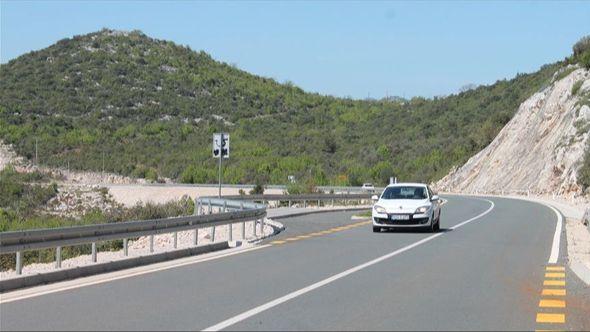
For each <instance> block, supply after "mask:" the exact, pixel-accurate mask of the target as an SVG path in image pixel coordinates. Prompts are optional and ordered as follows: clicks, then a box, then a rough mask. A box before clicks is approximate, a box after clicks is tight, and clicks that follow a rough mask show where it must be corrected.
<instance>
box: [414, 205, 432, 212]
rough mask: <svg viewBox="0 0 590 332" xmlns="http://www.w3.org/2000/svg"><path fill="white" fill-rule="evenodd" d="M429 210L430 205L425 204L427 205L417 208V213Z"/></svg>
mask: <svg viewBox="0 0 590 332" xmlns="http://www.w3.org/2000/svg"><path fill="white" fill-rule="evenodd" d="M428 210H430V205H425V206H421V207H419V208H417V209H416V212H415V213H420V214H424V213H426V212H427V211H428Z"/></svg>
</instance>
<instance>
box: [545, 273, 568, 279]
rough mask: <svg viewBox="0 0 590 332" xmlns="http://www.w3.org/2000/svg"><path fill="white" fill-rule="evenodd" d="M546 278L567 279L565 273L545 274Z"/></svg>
mask: <svg viewBox="0 0 590 332" xmlns="http://www.w3.org/2000/svg"><path fill="white" fill-rule="evenodd" d="M545 278H565V273H563V272H547V273H545Z"/></svg>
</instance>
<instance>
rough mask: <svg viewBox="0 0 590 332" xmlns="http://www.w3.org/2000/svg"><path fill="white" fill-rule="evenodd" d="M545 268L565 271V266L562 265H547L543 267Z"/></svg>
mask: <svg viewBox="0 0 590 332" xmlns="http://www.w3.org/2000/svg"><path fill="white" fill-rule="evenodd" d="M545 270H546V271H561V272H563V271H565V267H563V266H547V267H546V268H545Z"/></svg>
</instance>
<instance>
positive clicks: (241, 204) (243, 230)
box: [240, 202, 246, 240]
mask: <svg viewBox="0 0 590 332" xmlns="http://www.w3.org/2000/svg"><path fill="white" fill-rule="evenodd" d="M242 210H244V202H241V203H240V211H242ZM244 239H246V222H245V221H244V222H242V240H244Z"/></svg>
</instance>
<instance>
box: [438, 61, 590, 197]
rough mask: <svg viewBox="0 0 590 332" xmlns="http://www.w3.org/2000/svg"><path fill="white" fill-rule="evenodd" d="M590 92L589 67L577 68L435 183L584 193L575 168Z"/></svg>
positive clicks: (588, 128)
mask: <svg viewBox="0 0 590 332" xmlns="http://www.w3.org/2000/svg"><path fill="white" fill-rule="evenodd" d="M567 69H570V70H571V69H572V68H571V67H569V68H567ZM567 69H566V70H567ZM580 81H581V82H582V83H581V84H582V85H581V87H580V88H579V89H578V90H577V91H575V90H576V89H573V87H574V85H575V84H576V82H580ZM577 85H578V86H579V85H580V83H578V84H577ZM574 93H575V94H574ZM589 95H590V72H589V71H588V70H585V69H581V68H577V67H576V68H575V70H573V71H572V72H571V73H569V74H568V75H567V76H565V77H564V78H562V79H560V80H557V81H555V82H553V83H552V84H551V85H550V86H549V87H547V88H545V89H544V90H542V91H540V92H538V93H535V94H534V95H533V96H531V97H530V98H529V99H527V100H526V101H524V102H523V103H522V104H521V105H520V107H519V109H518V112H517V113H516V114H515V116H514V118H513V119H512V120H510V122H508V124H507V125H506V126H505V127H504V128H503V129H502V130H501V131H500V133H499V134H498V136H497V137H496V138H495V139H494V140H493V141H492V143H490V145H489V146H487V147H486V148H485V149H483V150H482V151H480V152H479V153H478V154H476V155H475V156H473V157H472V158H471V159H469V160H468V161H467V163H465V165H463V166H462V167H460V168H456V169H453V170H452V171H451V172H450V173H449V174H448V175H447V176H446V177H444V178H443V179H442V180H440V181H439V182H437V183H436V184H435V187H436V188H437V189H439V190H442V191H460V192H489V193H496V192H501V191H505V192H510V191H512V192H514V191H530V192H531V193H534V194H557V195H563V196H580V195H583V193H582V188H581V187H580V186H579V185H578V184H577V173H578V170H579V168H580V166H581V164H582V161H583V158H584V152H585V149H586V146H587V144H589V141H590V139H589V137H590V133H589V132H590V107H588V106H587V105H583V104H582V102H581V100H584V99H586V100H588V96H589Z"/></svg>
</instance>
